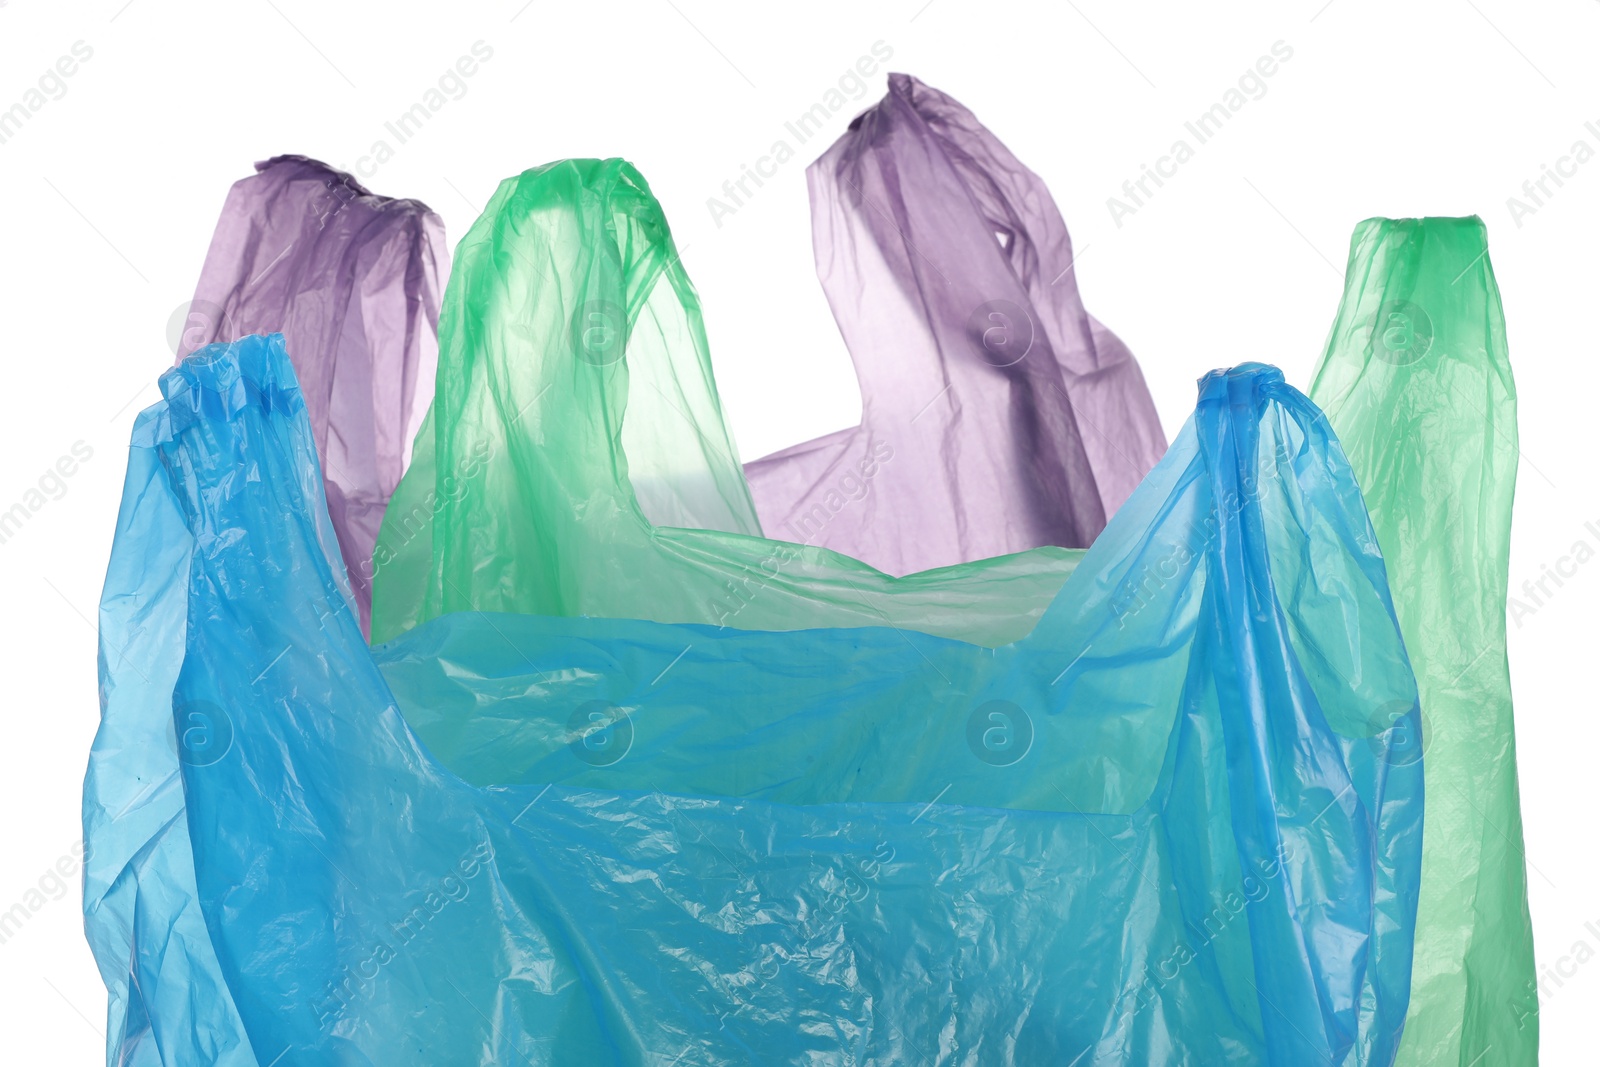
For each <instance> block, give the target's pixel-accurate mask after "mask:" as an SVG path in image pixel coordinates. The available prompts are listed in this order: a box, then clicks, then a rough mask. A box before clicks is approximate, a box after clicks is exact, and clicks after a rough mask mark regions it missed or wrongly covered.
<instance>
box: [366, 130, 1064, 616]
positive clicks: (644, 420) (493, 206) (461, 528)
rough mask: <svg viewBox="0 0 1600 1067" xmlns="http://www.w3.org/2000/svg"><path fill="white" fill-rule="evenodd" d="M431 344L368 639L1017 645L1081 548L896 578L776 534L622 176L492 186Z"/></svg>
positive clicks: (585, 166)
mask: <svg viewBox="0 0 1600 1067" xmlns="http://www.w3.org/2000/svg"><path fill="white" fill-rule="evenodd" d="M439 344H440V349H439V378H438V388H437V392H436V394H435V396H434V401H433V407H432V408H431V409H430V411H429V414H428V417H427V420H426V421H425V422H424V425H423V429H422V432H421V433H420V434H419V435H418V437H417V443H416V452H415V455H414V456H413V457H412V463H411V467H410V469H409V470H407V472H406V474H405V477H404V478H402V479H401V482H400V486H399V488H398V489H396V490H395V495H394V499H393V502H392V503H391V505H390V507H389V511H388V514H387V515H386V516H385V517H384V524H383V530H382V533H381V534H380V535H379V538H378V547H377V550H376V552H375V554H374V559H375V561H376V570H377V576H376V578H375V579H374V582H373V620H372V637H373V640H374V641H377V642H381V641H386V640H388V639H390V638H392V637H394V636H396V635H398V634H400V633H402V632H404V631H405V630H406V629H408V628H410V627H411V626H414V625H416V624H417V623H419V622H422V621H425V620H427V619H431V618H434V617H435V616H438V615H441V614H444V613H446V612H450V611H465V610H482V611H515V612H527V613H530V614H540V615H568V616H577V615H594V616H602V617H606V618H635V619H651V620H654V621H657V622H696V623H709V624H711V625H715V626H723V625H735V626H739V627H741V628H744V629H775V630H790V629H803V628H806V627H813V626H849V625H876V624H883V623H887V624H890V625H895V626H902V627H907V628H911V629H917V630H921V631H924V632H927V633H935V634H941V635H945V636H952V637H960V638H962V639H963V640H968V641H974V642H977V643H981V644H990V645H994V644H1004V643H1006V642H1008V641H1012V640H1015V639H1016V638H1017V637H1019V636H1021V635H1022V634H1024V633H1026V632H1027V631H1028V629H1029V628H1030V627H1031V626H1032V625H1033V623H1034V622H1035V621H1036V620H1037V619H1038V617H1039V615H1040V614H1041V613H1042V612H1043V611H1044V609H1045V606H1046V605H1047V604H1049V603H1050V601H1051V599H1052V598H1053V597H1054V596H1055V594H1056V593H1057V591H1059V589H1060V588H1061V583H1062V582H1063V581H1065V580H1066V577H1067V575H1068V574H1069V573H1070V572H1071V569H1072V566H1073V564H1074V562H1075V561H1076V560H1077V559H1078V557H1079V556H1080V555H1081V552H1077V551H1069V550H1066V549H1060V548H1040V549H1035V550H1034V551H1033V552H1031V553H1028V554H1019V555H1013V556H1007V557H1000V558H996V559H989V560H982V561H979V562H975V563H970V564H965V565H963V566H960V567H952V568H947V569H944V570H940V571H933V572H925V573H922V574H918V575H914V576H911V577H908V578H899V579H896V578H890V577H888V576H886V575H884V574H882V573H880V572H879V571H877V570H875V569H873V568H872V567H871V566H869V565H867V564H865V563H862V562H859V561H857V560H854V559H851V558H850V557H848V556H844V555H841V554H838V553H835V552H830V551H827V550H824V549H820V548H815V547H809V546H801V545H795V544H788V543H780V542H776V541H767V540H763V539H761V538H760V537H759V534H760V532H761V531H760V525H759V523H758V522H757V521H756V515H755V510H754V507H753V506H752V504H751V501H750V494H749V490H748V488H747V486H746V484H745V480H744V472H743V470H742V468H741V467H740V465H739V461H738V458H737V455H738V453H737V451H736V449H735V448H734V446H733V439H732V435H731V434H730V432H729V431H728V428H727V424H726V422H725V421H724V419H723V415H722V409H721V406H720V402H719V400H718V397H717V391H716V384H715V382H714V380H713V378H712V373H711V362H710V358H709V356H708V354H707V351H706V343H705V333H704V329H703V327H702V324H701V318H700V303H699V298H698V297H697V296H696V295H695V291H694V287H693V286H692V285H691V284H690V282H689V279H688V277H687V276H686V275H685V274H684V271H683V265H682V263H681V262H679V260H678V254H677V250H676V249H675V248H674V246H673V243H672V237H671V234H670V233H669V231H668V229H667V223H666V219H665V217H664V216H663V215H662V212H661V205H660V204H659V203H658V202H657V201H656V199H655V197H654V196H652V195H651V193H650V189H649V186H648V185H646V184H645V180H644V178H643V177H642V176H641V175H640V174H639V172H638V171H637V170H635V169H634V168H633V166H631V165H630V164H628V163H625V162H623V161H622V160H617V159H611V160H603V161H602V160H566V161H563V162H560V163H552V164H548V165H546V166H543V167H538V168H535V169H533V170H530V171H527V172H526V173H524V174H522V175H520V176H518V177H516V178H511V179H508V180H506V181H505V182H502V183H501V185H500V188H499V190H498V191H497V192H496V193H495V195H494V197H493V198H492V199H491V200H490V202H489V204H488V206H487V207H486V208H485V209H484V213H483V215H482V217H480V218H479V219H478V221H477V222H476V223H475V224H474V225H473V227H472V229H471V230H469V231H468V233H467V235H466V237H465V238H464V239H463V240H462V242H461V244H460V246H459V247H458V248H457V251H456V261H455V264H454V267H453V270H452V274H451V277H450V285H449V288H448V290H447V292H446V293H445V302H444V309H443V311H442V312H441V314H440V319H439ZM624 354H626V359H624V358H623V357H624ZM624 413H625V414H626V419H625V420H624Z"/></svg>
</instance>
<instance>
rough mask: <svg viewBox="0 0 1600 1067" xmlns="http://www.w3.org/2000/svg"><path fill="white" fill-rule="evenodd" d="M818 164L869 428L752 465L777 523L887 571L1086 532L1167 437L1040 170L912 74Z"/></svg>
mask: <svg viewBox="0 0 1600 1067" xmlns="http://www.w3.org/2000/svg"><path fill="white" fill-rule="evenodd" d="M806 177H807V179H808V182H809V184H810V188H811V204H812V209H811V210H812V230H813V234H814V240H815V243H816V255H817V273H818V275H819V276H820V277H821V279H822V285H823V288H824V289H825V290H826V291H827V294H828V302H829V304H830V305H832V307H833V314H834V318H835V319H836V320H837V321H838V323H839V330H840V332H841V333H842V334H843V335H844V339H845V343H846V344H847V345H848V346H849V349H850V354H851V358H852V359H853V360H854V361H855V367H856V376H857V379H858V380H859V381H860V383H861V393H862V405H861V407H862V415H861V424H860V425H859V426H855V427H852V428H850V429H848V430H842V431H840V432H838V433H833V434H829V435H827V436H826V437H821V438H818V439H817V440H814V441H808V442H806V443H805V444H801V445H796V446H794V447H792V448H788V449H785V450H783V451H782V452H779V453H776V454H774V455H771V456H767V457H765V458H764V459H759V460H756V461H755V462H753V463H749V464H746V465H745V473H746V475H747V476H748V477H749V480H750V491H751V493H752V495H753V496H754V498H755V502H756V510H757V512H758V514H759V515H760V516H761V523H762V527H763V529H765V531H766V532H767V534H768V535H770V536H773V537H779V538H782V539H784V540H792V541H799V542H802V543H805V544H818V545H824V546H826V547H828V548H832V549H835V550H837V551H839V552H843V553H845V554H846V555H849V556H852V557H854V558H856V559H860V560H864V561H866V562H868V563H871V564H872V565H873V566H875V567H877V568H879V569H880V570H883V571H886V572H888V573H890V574H909V573H912V572H914V571H921V570H927V569H929V568H932V567H942V566H947V565H949V564H954V563H965V562H968V561H970V560H975V559H984V558H987V557H990V556H1002V555H1006V554H1007V553H1011V552H1019V551H1023V550H1025V549H1029V548H1036V547H1038V546H1040V545H1063V546H1066V547H1069V548H1081V547H1084V546H1086V545H1088V544H1089V543H1090V542H1091V541H1093V540H1094V537H1095V535H1096V534H1098V533H1099V532H1100V529H1101V527H1103V526H1104V525H1105V517H1106V516H1107V515H1111V514H1113V513H1115V512H1116V510H1117V508H1118V507H1120V506H1121V505H1122V502H1123V501H1124V500H1125V499H1127V496H1128V494H1129V493H1130V492H1132V491H1133V487H1134V486H1135V485H1137V484H1138V483H1139V479H1141V478H1143V477H1144V475H1145V473H1146V472H1148V471H1149V470H1150V468H1151V467H1153V466H1154V465H1155V463H1156V461H1157V460H1158V459H1160V458H1161V454H1162V453H1163V452H1164V451H1166V447H1167V441H1166V436H1165V435H1164V434H1163V433H1162V430H1161V423H1160V421H1159V419H1158V418H1157V417H1156V410H1155V405H1154V403H1153V402H1152V401H1151V399H1150V393H1149V390H1148V389H1147V388H1146V387H1145V384H1144V377H1143V376H1142V375H1141V374H1140V372H1139V365H1138V364H1137V363H1136V362H1135V361H1134V359H1133V356H1132V355H1131V354H1130V353H1129V352H1128V349H1127V347H1126V346H1125V345H1123V343H1122V342H1121V341H1120V340H1118V339H1117V337H1116V335H1114V334H1113V333H1112V332H1111V331H1110V330H1108V329H1106V328H1105V327H1104V326H1102V325H1101V324H1100V323H1098V322H1096V321H1095V320H1094V318H1093V317H1091V316H1090V315H1089V314H1088V313H1087V312H1085V311H1084V309H1083V301H1082V299H1081V298H1080V297H1079V295H1078V283H1077V278H1076V276H1075V274H1074V273H1073V268H1072V263H1073V251H1072V242H1071V239H1070V237H1069V236H1068V234H1067V228H1066V225H1065V224H1064V223H1063V222H1062V219H1061V214H1060V212H1058V211H1057V210H1056V206H1055V201H1054V200H1053V199H1051V196H1050V191H1049V189H1048V188H1046V186H1045V184H1044V182H1043V181H1041V180H1040V179H1039V178H1038V176H1036V175H1035V174H1033V173H1032V172H1031V171H1029V170H1028V169H1027V168H1026V167H1024V166H1023V165H1022V164H1021V163H1020V162H1018V161H1017V159H1016V157H1015V156H1013V155H1012V154H1011V153H1010V152H1009V151H1007V150H1006V147H1005V146H1004V145H1003V144H1001V143H1000V141H999V139H998V138H996V137H995V136H994V135H993V134H992V133H990V132H989V131H988V130H987V129H985V128H984V127H983V126H982V125H980V124H979V123H978V121H977V119H975V118H974V117H973V115H972V113H971V112H970V111H968V110H967V109H966V108H964V107H962V106H961V105H960V104H959V103H957V102H956V101H954V100H952V99H951V98H950V97H948V96H945V95H944V94H943V93H941V92H939V91H937V90H935V89H930V88H929V87H928V86H926V85H923V84H922V83H921V82H919V81H917V80H916V79H915V78H911V77H908V76H907V75H904V74H891V75H890V76H889V93H888V95H887V96H885V97H884V99H883V100H882V101H881V102H880V103H878V104H877V105H876V106H875V107H873V108H871V109H870V110H868V111H866V112H865V113H863V114H861V115H859V116H857V118H856V119H855V121H853V122H852V123H851V124H850V129H849V131H848V132H847V133H845V134H844V136H842V137H841V138H839V140H838V141H837V142H836V143H835V144H834V145H833V147H831V148H829V149H828V151H827V152H826V153H825V154H824V155H823V156H822V158H820V159H818V160H817V161H816V162H815V163H813V164H812V165H811V167H810V169H809V170H808V171H807V172H806ZM868 469H870V470H872V471H873V474H872V476H871V477H870V478H869V477H866V476H865V475H864V474H863V471H864V470H868ZM852 496H856V497H858V499H857V500H856V501H854V502H852V503H851V504H850V505H849V506H844V505H843V501H845V500H847V499H850V498H851V497H852Z"/></svg>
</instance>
